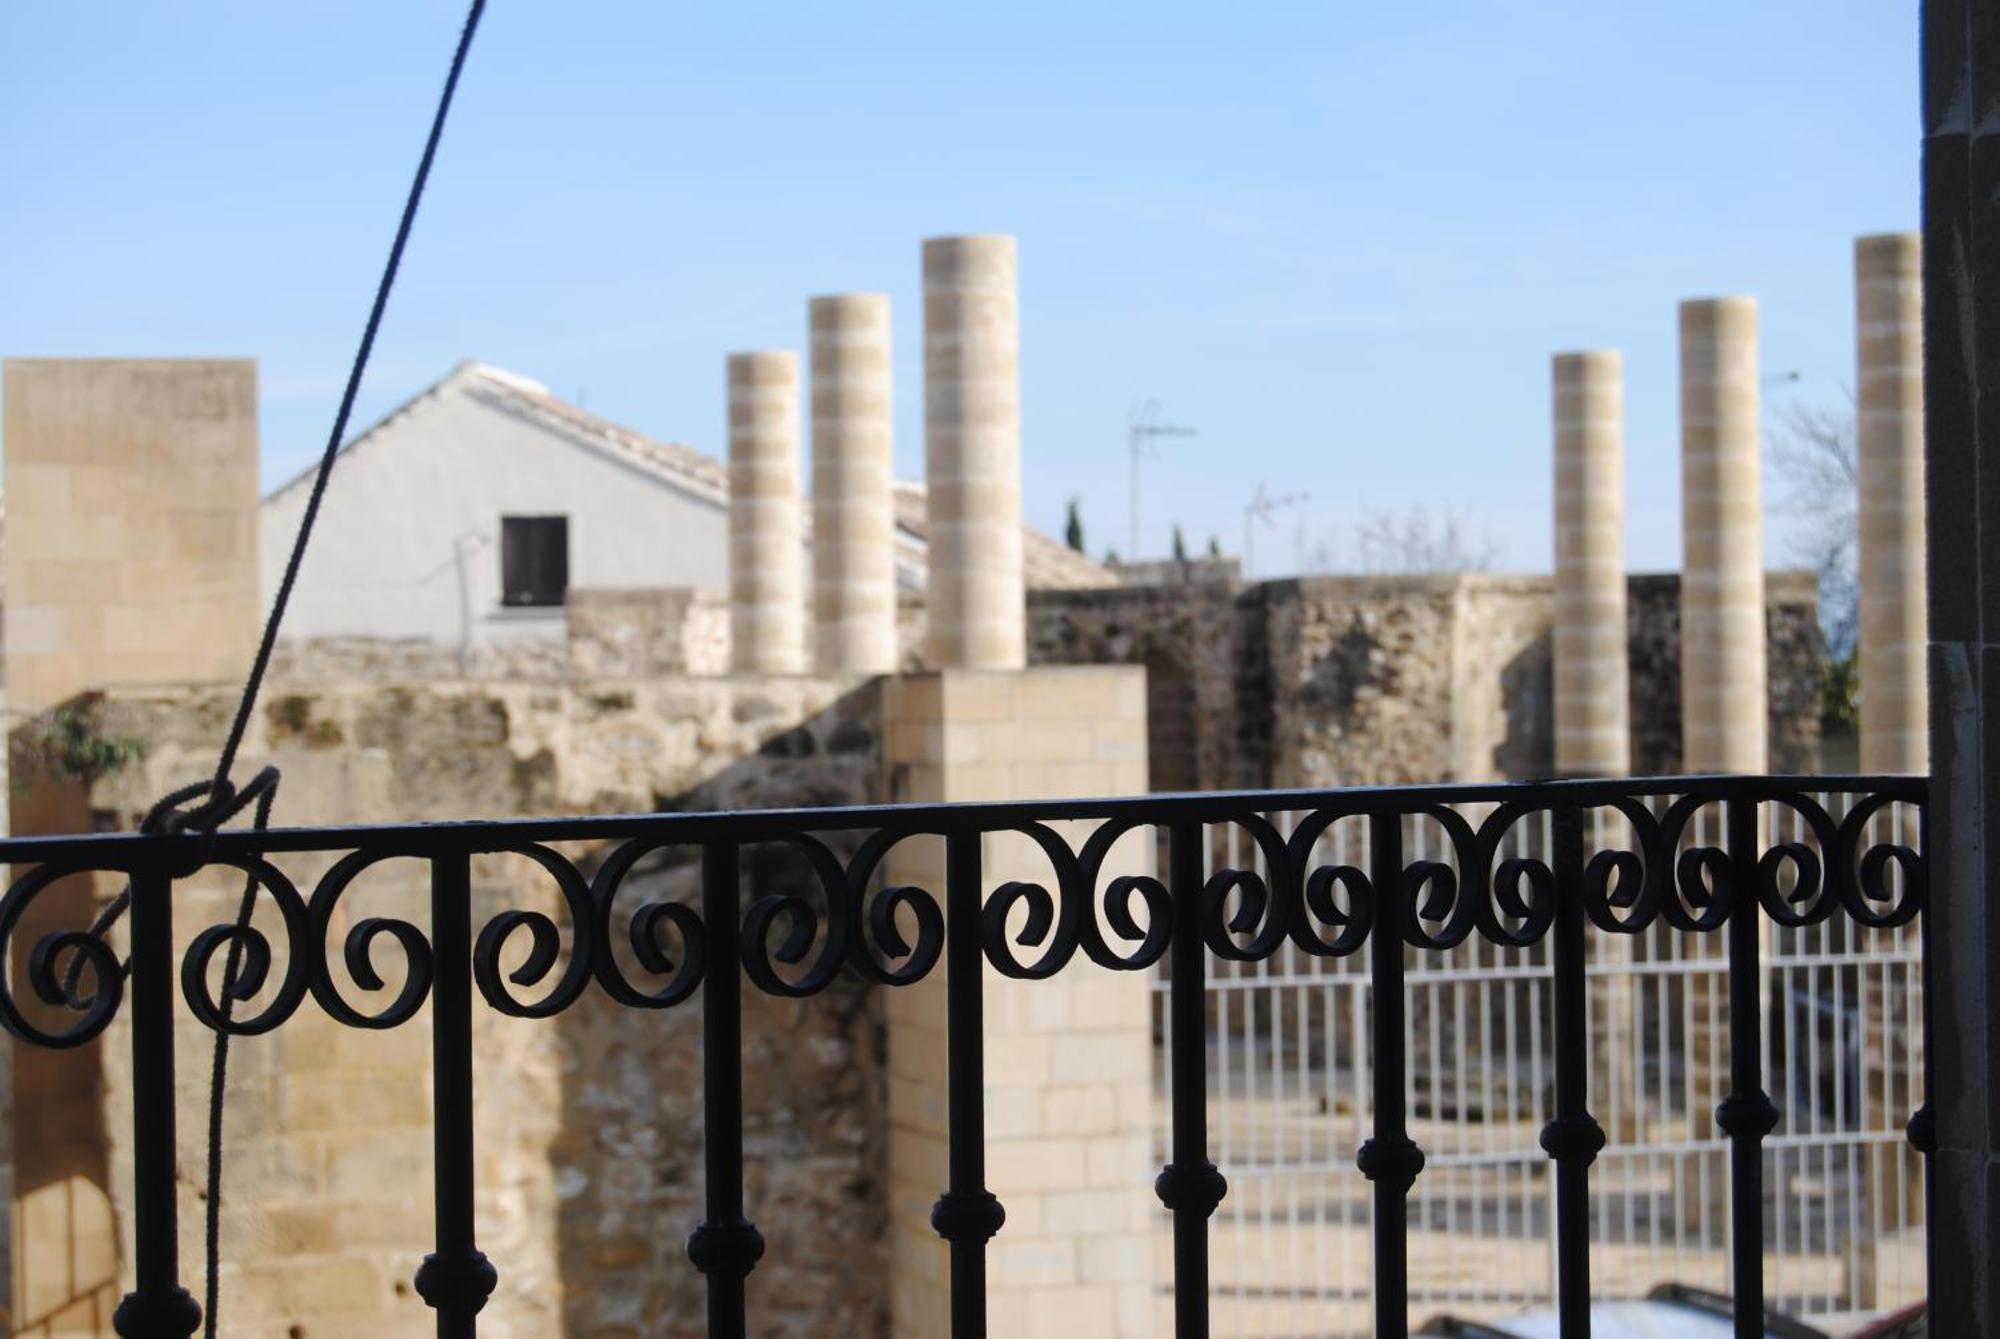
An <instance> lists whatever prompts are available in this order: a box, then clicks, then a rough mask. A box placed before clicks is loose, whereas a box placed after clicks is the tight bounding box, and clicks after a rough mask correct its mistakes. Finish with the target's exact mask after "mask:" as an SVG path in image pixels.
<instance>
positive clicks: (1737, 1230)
mask: <svg viewBox="0 0 2000 1339" xmlns="http://www.w3.org/2000/svg"><path fill="white" fill-rule="evenodd" d="M1758 818H1759V805H1758V801H1757V800H1756V799H1755V798H1754V797H1744V796H1737V797H1734V798H1731V799H1730V800H1729V801H1728V819H1727V823H1728V842H1729V851H1728V859H1729V875H1728V878H1729V884H1728V897H1729V899H1730V901H1729V924H1728V927H1727V931H1726V932H1727V934H1728V936H1729V1095H1728V1096H1727V1097H1724V1098H1723V1099H1722V1102H1721V1104H1720V1105H1718V1106H1717V1107H1716V1109H1715V1123H1716V1124H1717V1125H1719V1126H1721V1127H1722V1131H1723V1133H1724V1134H1726V1135H1728V1136H1729V1250H1730V1286H1731V1288H1732V1289H1733V1290H1734V1292H1735V1295H1736V1303H1735V1306H1736V1339H1764V1136H1765V1135H1768V1134H1769V1133H1771V1131H1772V1130H1774V1129H1776V1128H1777V1125H1778V1108H1777V1107H1776V1106H1774V1105H1772V1103H1771V1097H1770V1094H1768V1093H1766V1092H1765V1091H1764V1076H1763V1050H1762V1047H1763V1041H1762V1038H1763V1014H1764V1010H1763V996H1762V992H1763V981H1762V979H1761V972H1762V968H1761V962H1760V959H1761V953H1762V947H1761V945H1760V944H1759V942H1758V941H1759V937H1760V936H1761V934H1762V932H1763V923H1762V918H1761V908H1760V907H1759V904H1758V901H1757V885H1758V869H1757V862H1758V849H1757V847H1758V835H1757V828H1758Z"/></svg>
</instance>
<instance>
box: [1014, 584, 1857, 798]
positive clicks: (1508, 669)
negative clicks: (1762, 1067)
mask: <svg viewBox="0 0 2000 1339" xmlns="http://www.w3.org/2000/svg"><path fill="white" fill-rule="evenodd" d="M1624 586H1625V601H1624V603H1625V607H1626V611H1627V613H1626V619H1625V631H1624V639H1623V640H1624V645H1625V648H1626V659H1627V660H1628V662H1629V664H1630V667H1631V668H1630V677H1629V683H1628V690H1627V691H1628V695H1627V706H1626V712H1627V719H1628V722H1629V738H1628V741H1627V748H1628V749H1629V753H1630V759H1631V767H1632V769H1633V770H1634V771H1635V772H1637V773H1638V774H1640V775H1661V774H1667V773H1672V772H1676V771H1679V770H1681V757H1682V755H1681V747H1682V741H1681V709H1680V702H1681V694H1680V658H1679V656H1678V654H1677V648H1678V646H1679V644H1680V588H1681V583H1680V581H1679V579H1678V578H1676V577H1674V576H1671V575H1642V576H1633V577H1629V578H1626V579H1625V582H1624ZM1765 594H1766V608H1765V613H1764V619H1763V627H1762V633H1763V642H1764V655H1763V657H1762V660H1763V661H1764V662H1765V663H1767V664H1768V666H1769V671H1768V677H1769V683H1770V693H1769V703H1768V715H1767V717H1766V718H1765V724H1764V730H1763V731H1760V732H1759V733H1760V734H1762V733H1768V736H1769V739H1770V750H1771V756H1772V759H1773V760H1774V762H1775V764H1776V765H1777V766H1778V767H1779V768H1780V769H1781V770H1785V771H1794V770H1797V771H1809V770H1812V769H1813V768H1814V767H1815V766H1817V764H1818V759H1819V743H1820V730H1819V694H1820V677H1821V671H1822V667H1823V665H1824V663H1825V651H1824V646H1823V643H1822V640H1821V637H1820V632H1819V622H1818V597H1817V591H1816V586H1815V583H1814V577H1813V574H1812V573H1810V572H1774V573H1772V574H1770V576H1769V578H1768V580H1767V582H1766V592H1765ZM1555 608H1556V603H1555V594H1554V589H1553V584H1552V582H1551V580H1550V579H1549V578H1547V577H1512V576H1494V575H1486V574H1477V573H1468V574H1457V575H1447V576H1367V577H1309V578H1305V579H1302V580H1293V581H1274V582H1267V583H1262V584H1259V585H1254V586H1248V587H1225V586H1216V587H1201V588H1187V587H1179V586H1175V587H1166V586H1155V587H1126V588H1120V589H1109V590H1088V591H1035V592H1031V593H1030V595H1029V601H1028V626H1029V633H1030V646H1031V653H1030V658H1031V659H1032V660H1033V661H1034V662H1035V663H1037V664H1137V665H1144V666H1145V667H1146V671H1147V675H1146V691H1147V696H1148V712H1147V715H1148V726H1149V739H1150V742H1151V748H1150V757H1149V770H1150V772H1151V775H1152V785H1153V788H1154V789H1155V790H1189V789H1240V788H1261V787H1269V786H1339V785H1374V784H1390V783H1395V782H1414V783H1421V782H1434V781H1483V780H1495V779H1503V780H1526V779H1530V778H1536V777H1546V776H1549V775H1551V774H1552V773H1553V771H1554V770H1555V767H1556V762H1555V759H1556V743H1555V719H1554V700H1553V694H1552V688H1553V682H1554V669H1553V663H1552V662H1553V655H1552V643H1553V636H1554V626H1555Z"/></svg>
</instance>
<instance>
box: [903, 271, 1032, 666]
mask: <svg viewBox="0 0 2000 1339" xmlns="http://www.w3.org/2000/svg"><path fill="white" fill-rule="evenodd" d="M1017 268H1018V267H1017V258H1016V248H1015V244H1014V239H1013V238H1011V237H936V238H932V239H931V240H929V241H927V242H925V243H924V262H923V269H924V470H925V479H926V482H927V484H928V486H929V494H930V500H929V514H928V524H927V528H928V530H929V534H930V594H929V602H928V603H929V616H930V639H929V640H930V661H931V663H932V664H933V665H935V666H938V667H939V668H945V669H1018V668H1020V667H1021V666H1022V665H1023V664H1025V663H1026V659H1027V650H1026V637H1025V632H1024V619H1025V614H1024V603H1025V600H1026V591H1025V586H1024V582H1023V576H1022V566H1021V368H1020V310H1019V308H1020V300H1019V291H1018V290H1019V285H1018V278H1017Z"/></svg>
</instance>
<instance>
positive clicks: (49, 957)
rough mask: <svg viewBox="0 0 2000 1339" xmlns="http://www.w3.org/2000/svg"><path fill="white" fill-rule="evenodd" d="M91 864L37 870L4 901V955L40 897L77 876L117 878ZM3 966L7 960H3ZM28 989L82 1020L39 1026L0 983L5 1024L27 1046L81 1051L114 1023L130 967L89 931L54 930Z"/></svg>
mask: <svg viewBox="0 0 2000 1339" xmlns="http://www.w3.org/2000/svg"><path fill="white" fill-rule="evenodd" d="M112 872H116V871H112V870H109V869H101V868H98V867H94V866H90V865H81V864H60V863H53V862H52V863H49V864H43V865H37V866H35V868H34V869H32V870H30V871H29V872H28V873H27V874H25V875H23V876H22V877H21V878H20V879H19V880H17V881H16V882H15V884H14V886H13V887H11V888H9V889H8V890H7V895H6V897H5V898H0V954H5V955H6V957H7V958H11V957H12V956H13V943H14V929H15V927H16V926H17V925H18V924H20V921H21V917H22V915H23V913H25V912H26V911H27V909H28V907H29V905H30V904H31V903H33V902H34V900H35V898H36V897H38V896H39V895H40V894H41V893H42V892H43V891H44V890H45V889H47V888H48V887H49V886H50V885H51V884H54V883H56V882H58V881H59V880H62V879H66V878H69V877H70V876H72V875H81V874H97V873H112ZM0 961H5V959H4V958H0ZM27 977H28V985H29V987H30V988H31V989H32V990H33V991H34V993H35V997H36V998H37V999H39V1000H41V1001H42V1003H44V1004H47V1005H50V1006H53V1007H56V1008H62V1009H67V1010H70V1011H72V1012H74V1013H75V1014H77V1015H78V1017H77V1018H76V1019H75V1021H74V1022H72V1023H71V1024H70V1025H69V1026H68V1027H65V1028H60V1029H56V1030H54V1031H51V1030H49V1029H46V1028H42V1027H38V1026H36V1024H35V1023H34V1022H32V1021H31V1020H30V1019H29V1018H28V1016H27V1015H26V1014H25V1013H23V1012H22V1011H21V1008H20V1005H19V1003H18V1002H17V1001H16V1000H15V998H14V993H13V987H12V984H11V983H9V982H0V1023H4V1024H5V1026H6V1028H7V1030H8V1031H9V1032H11V1033H13V1034H14V1035H15V1036H16V1037H19V1038H21V1039H22V1040H23V1041H26V1042H29V1043H31V1044H33V1045H36V1046H45V1047H48V1048H50V1049H53V1050H67V1049H69V1048H70V1047H73V1046H82V1045H83V1044H84V1043H86V1042H88V1041H90V1040H91V1039H92V1038H94V1037H96V1036H98V1035H99V1034H100V1033H102V1032H103V1031H104V1029H105V1028H107V1027H109V1026H110V1024H111V1019H112V1017H113V1016H114V1015H115V1014H116V1013H117V1012H118V1004H119V1001H120V1000H122V999H123V998H124V995H125V965H124V964H123V963H122V962H120V961H119V960H118V954H117V953H116V952H114V951H113V950H112V948H111V946H110V945H109V944H107V943H106V942H104V939H103V938H102V937H101V936H99V935H95V934H92V933H91V932H90V931H88V930H55V931H51V932H50V933H48V934H45V935H43V936H42V937H41V938H40V939H38V940H37V941H35V945H34V947H33V948H32V949H30V950H29V952H28V959H27Z"/></svg>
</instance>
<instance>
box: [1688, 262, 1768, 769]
mask: <svg viewBox="0 0 2000 1339" xmlns="http://www.w3.org/2000/svg"><path fill="white" fill-rule="evenodd" d="M1680 353H1681V569H1682V576H1681V755H1682V766H1683V767H1684V768H1685V770H1687V771H1689V772H1762V771H1764V770H1765V766H1766V763H1765V759H1766V754H1767V743H1766V737H1767V732H1768V726H1767V723H1766V719H1765V715H1766V707H1765V698H1766V695H1767V694H1766V689H1765V647H1764V638H1765V633H1764V551H1763V545H1764V530H1763V516H1762V511H1761V506H1762V499H1761V490H1760V483H1759V480H1760V473H1759V461H1758V451H1759V433H1758V423H1757V414H1758V385H1757V303H1756V300H1755V299H1754V298H1744V297H1730V298H1698V299H1693V300H1690V301H1687V302H1683V303H1682V304H1681V309H1680Z"/></svg>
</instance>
